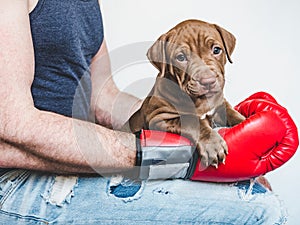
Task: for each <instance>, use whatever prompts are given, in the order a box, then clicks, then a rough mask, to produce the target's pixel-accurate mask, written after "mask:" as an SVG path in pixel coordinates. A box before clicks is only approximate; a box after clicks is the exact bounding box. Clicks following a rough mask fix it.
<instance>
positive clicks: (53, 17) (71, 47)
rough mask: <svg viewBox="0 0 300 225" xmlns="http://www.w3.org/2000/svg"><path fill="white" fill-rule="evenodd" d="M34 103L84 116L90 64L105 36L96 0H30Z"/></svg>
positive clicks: (70, 114)
mask: <svg viewBox="0 0 300 225" xmlns="http://www.w3.org/2000/svg"><path fill="white" fill-rule="evenodd" d="M29 6H30V11H31V12H30V23H31V32H32V38H33V44H34V51H35V76H34V81H33V84H32V95H33V99H34V103H35V106H36V107H37V108H39V109H41V110H46V111H52V112H55V113H59V114H62V115H66V116H70V117H71V116H73V117H76V118H80V119H87V118H88V115H89V104H90V96H91V80H90V71H89V67H90V63H91V61H92V58H93V56H94V55H95V54H96V53H97V51H98V50H99V48H100V45H101V43H102V41H103V27H102V19H101V12H100V7H99V4H98V0H64V1H61V0H39V1H38V0H29Z"/></svg>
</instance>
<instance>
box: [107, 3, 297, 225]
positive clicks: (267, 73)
mask: <svg viewBox="0 0 300 225" xmlns="http://www.w3.org/2000/svg"><path fill="white" fill-rule="evenodd" d="M102 10H103V12H102V13H103V18H104V26H105V27H104V28H105V36H106V40H107V44H108V47H109V51H110V52H111V53H112V59H111V60H112V65H113V68H114V69H113V75H114V77H115V80H116V82H117V84H118V86H119V87H120V88H121V89H123V90H126V91H128V90H129V91H131V92H132V93H134V94H136V95H139V97H143V96H145V95H146V94H147V92H148V91H149V89H150V87H151V85H152V81H153V78H154V77H155V76H156V74H157V71H156V70H155V69H154V67H152V66H151V65H150V64H149V63H148V62H147V59H146V57H145V54H146V51H147V48H148V47H150V44H151V43H153V42H154V41H155V40H156V39H157V38H158V37H159V36H160V35H161V34H162V33H164V32H166V31H168V30H169V29H170V28H172V27H173V26H174V25H176V24H177V23H179V22H181V21H182V20H185V19H190V18H194V19H201V20H205V21H208V22H211V23H216V24H218V25H220V26H222V27H224V28H226V29H227V30H228V31H230V32H231V33H233V34H234V35H235V37H236V39H237V45H236V48H235V51H234V53H233V56H232V58H233V61H234V63H233V64H229V63H228V64H227V65H226V80H227V83H226V86H225V95H226V98H227V99H228V100H229V102H231V103H232V104H233V105H235V104H237V103H238V102H239V101H241V100H243V99H245V98H246V97H248V96H249V95H251V94H253V93H254V92H257V91H267V92H269V93H271V94H272V95H273V96H274V97H275V98H276V99H277V100H278V102H279V103H281V104H282V105H284V106H285V107H286V108H287V109H288V111H289V113H290V114H291V116H292V117H293V118H294V120H295V122H296V124H297V126H298V127H299V121H300V105H299V96H300V87H299V81H300V60H299V59H300V57H299V53H300V44H299V41H300V13H299V11H300V3H299V2H298V1H297V0H286V1H279V0H243V1H238V0H226V1H224V0H206V1H204V0H185V1H182V0H151V1H145V0H144V1H142V0H103V1H102ZM149 41H150V42H149ZM137 42H145V43H146V44H142V47H140V45H138V44H135V43H137ZM130 44H131V47H132V48H130V47H129V48H126V47H125V48H124V46H128V45H130ZM136 46H137V47H136ZM128 49H132V50H128ZM135 49H136V50H135ZM134 54H135V55H138V56H136V57H138V60H131V61H130V60H129V62H126V60H125V58H130V57H131V56H132V55H134ZM122 60H125V61H124V62H123V61H122ZM134 61H136V63H135V62H134ZM149 78H150V79H149ZM139 80H143V85H138V87H139V90H138V91H136V89H137V86H136V85H135V86H134V88H132V87H133V86H132V83H134V82H135V81H139ZM146 84H147V85H146ZM133 89H135V90H133ZM270 126H272V124H270ZM299 154H300V153H299V152H298V153H296V154H295V155H294V157H293V158H292V159H291V160H290V161H288V163H286V164H285V165H283V166H282V167H280V168H279V169H277V170H276V171H273V172H271V173H269V174H267V178H268V179H269V181H270V182H271V184H272V186H273V189H274V190H275V192H276V193H277V194H278V195H279V196H280V198H281V199H283V200H284V202H285V205H286V206H287V208H288V211H289V223H288V224H290V225H297V224H299V216H300V179H299V178H300V176H299V171H300V155H299Z"/></svg>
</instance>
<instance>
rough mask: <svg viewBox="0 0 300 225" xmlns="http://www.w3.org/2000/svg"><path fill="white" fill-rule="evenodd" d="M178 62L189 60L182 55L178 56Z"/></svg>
mask: <svg viewBox="0 0 300 225" xmlns="http://www.w3.org/2000/svg"><path fill="white" fill-rule="evenodd" d="M176 60H177V61H178V62H185V61H187V58H186V56H185V54H183V53H180V54H178V55H177V56H176Z"/></svg>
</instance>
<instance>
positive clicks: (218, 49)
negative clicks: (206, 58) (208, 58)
mask: <svg viewBox="0 0 300 225" xmlns="http://www.w3.org/2000/svg"><path fill="white" fill-rule="evenodd" d="M212 52H213V54H214V55H220V54H221V53H222V49H221V48H220V47H219V46H213V48H212Z"/></svg>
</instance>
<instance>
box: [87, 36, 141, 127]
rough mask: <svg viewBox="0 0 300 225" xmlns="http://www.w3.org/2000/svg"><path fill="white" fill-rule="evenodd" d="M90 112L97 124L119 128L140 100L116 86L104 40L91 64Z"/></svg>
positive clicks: (136, 107)
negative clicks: (92, 113) (93, 114)
mask: <svg viewBox="0 0 300 225" xmlns="http://www.w3.org/2000/svg"><path fill="white" fill-rule="evenodd" d="M91 78H92V101H91V102H92V105H91V108H92V112H94V113H95V118H96V120H97V122H98V123H99V124H102V125H104V126H107V127H110V128H113V129H120V128H121V127H122V126H123V125H124V124H125V122H126V121H127V120H128V119H129V118H130V116H131V115H132V114H133V113H134V112H135V111H136V110H137V109H138V108H139V107H140V105H141V103H142V101H141V100H140V99H138V98H136V97H134V96H132V95H130V94H128V93H125V92H121V91H120V90H119V89H118V87H117V86H116V84H115V82H114V80H113V76H112V71H111V65H110V58H109V54H108V51H107V46H106V43H105V41H104V42H103V43H102V46H101V48H100V50H99V52H98V53H97V55H96V56H95V57H94V59H93V61H92V64H91Z"/></svg>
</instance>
